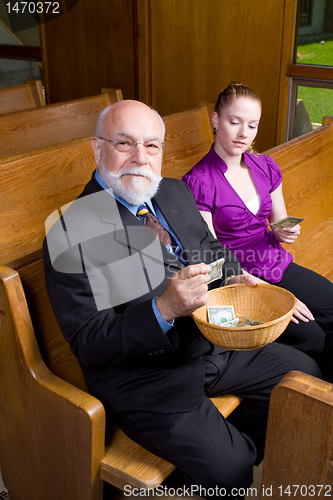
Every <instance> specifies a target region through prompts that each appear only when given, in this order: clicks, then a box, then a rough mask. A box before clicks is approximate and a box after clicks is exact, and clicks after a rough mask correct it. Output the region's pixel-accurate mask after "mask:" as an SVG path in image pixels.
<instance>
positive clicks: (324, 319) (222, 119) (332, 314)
mask: <svg viewBox="0 0 333 500" xmlns="http://www.w3.org/2000/svg"><path fill="white" fill-rule="evenodd" d="M260 117H261V101H260V99H259V97H258V96H257V95H256V94H255V93H254V92H253V91H252V90H251V89H250V88H249V87H246V86H245V85H242V84H237V83H231V84H230V85H228V87H227V88H226V89H224V90H223V91H222V92H221V93H220V94H219V96H218V98H217V102H216V105H215V112H214V113H213V115H212V121H213V126H214V129H215V134H216V139H215V143H214V144H213V146H212V148H211V149H210V151H209V152H208V154H207V155H206V156H205V157H204V158H202V160H200V161H199V163H197V165H195V166H194V167H193V168H192V169H191V170H190V171H189V172H188V173H187V174H185V176H184V177H183V181H184V182H186V184H188V186H189V187H190V189H191V190H192V192H193V195H194V197H195V199H196V202H197V205H198V208H199V210H200V212H201V214H202V216H203V217H204V219H205V220H206V222H207V224H208V226H209V228H210V230H211V231H212V233H213V234H214V235H215V236H216V237H217V238H218V239H219V240H221V242H222V243H223V244H224V245H225V246H227V247H229V249H230V250H231V251H232V252H233V253H234V254H236V255H237V257H238V259H239V261H240V262H241V264H242V267H243V269H244V270H245V271H246V272H248V273H250V274H253V275H255V276H257V277H258V278H260V279H262V280H265V281H267V282H269V283H272V284H274V285H277V286H281V287H283V288H286V289H287V290H290V291H291V292H292V293H293V294H294V295H295V296H296V297H297V299H298V306H297V309H296V311H295V313H294V317H293V318H292V322H291V323H290V324H289V326H288V327H287V329H286V330H285V332H284V333H283V334H282V336H281V337H280V338H279V341H280V342H283V343H286V344H289V345H292V346H294V347H296V348H298V349H300V350H302V351H304V352H306V353H307V354H309V355H311V356H312V357H314V358H316V360H317V361H318V362H319V365H320V366H321V368H322V370H323V374H324V377H325V378H326V379H327V380H329V381H333V362H332V361H333V356H332V354H333V284H332V283H331V282H330V281H328V280H327V279H325V278H324V277H322V276H320V275H319V274H317V273H315V272H313V271H311V270H309V269H306V268H304V267H301V266H299V265H297V264H295V263H294V262H293V258H292V256H291V254H290V253H289V252H287V251H286V250H285V249H284V248H283V247H282V245H281V244H280V243H281V242H284V243H293V242H294V241H295V240H296V239H297V237H298V236H299V234H300V226H299V225H296V226H294V227H290V228H289V227H288V228H277V229H274V228H272V229H270V228H269V227H268V223H267V220H268V221H269V222H270V223H272V222H276V221H278V220H280V219H282V218H284V217H286V216H287V210H286V206H285V202H284V199H283V194H282V175H281V171H280V168H279V167H278V165H277V163H276V162H275V161H274V160H273V159H272V158H270V157H269V156H266V155H259V154H255V153H251V152H250V151H251V148H252V144H253V142H254V139H255V137H256V135H257V132H258V126H259V121H260ZM295 215H297V214H295Z"/></svg>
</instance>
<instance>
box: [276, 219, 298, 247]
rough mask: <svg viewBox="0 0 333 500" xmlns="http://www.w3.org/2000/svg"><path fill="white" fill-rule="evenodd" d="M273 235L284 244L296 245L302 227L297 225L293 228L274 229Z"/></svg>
mask: <svg viewBox="0 0 333 500" xmlns="http://www.w3.org/2000/svg"><path fill="white" fill-rule="evenodd" d="M272 230H273V234H274V236H275V238H276V239H277V241H280V242H282V243H294V242H295V241H296V240H297V238H298V236H299V235H300V232H301V226H300V225H299V224H296V226H293V227H284V228H282V227H276V228H274V227H272Z"/></svg>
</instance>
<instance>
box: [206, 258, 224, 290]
mask: <svg viewBox="0 0 333 500" xmlns="http://www.w3.org/2000/svg"><path fill="white" fill-rule="evenodd" d="M224 260H225V259H224V258H223V257H221V259H217V260H214V262H211V263H210V264H209V265H210V267H211V268H212V271H211V272H210V273H208V275H209V281H208V283H207V285H209V283H212V281H215V280H218V279H220V278H222V275H223V271H222V267H223V264H224Z"/></svg>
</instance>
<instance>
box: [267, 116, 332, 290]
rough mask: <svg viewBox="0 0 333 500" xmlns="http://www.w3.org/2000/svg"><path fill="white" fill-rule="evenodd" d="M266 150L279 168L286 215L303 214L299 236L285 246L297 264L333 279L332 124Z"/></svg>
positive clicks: (300, 215)
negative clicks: (303, 218) (281, 176)
mask: <svg viewBox="0 0 333 500" xmlns="http://www.w3.org/2000/svg"><path fill="white" fill-rule="evenodd" d="M328 120H329V119H328V118H326V119H325V123H328ZM266 153H267V154H268V155H270V156H272V157H273V158H274V159H275V160H276V161H277V163H278V164H279V166H280V168H281V171H282V175H283V194H284V198H285V202H286V206H287V210H288V214H289V215H294V216H295V217H306V219H305V220H304V221H303V222H302V223H301V234H300V236H299V238H298V239H297V240H296V242H295V243H293V244H292V245H285V248H286V249H287V250H288V251H290V252H291V253H293V255H294V257H295V262H296V263H298V264H300V265H302V266H304V267H308V268H309V269H312V270H314V271H317V272H318V273H319V274H322V275H323V276H325V277H326V278H328V279H329V280H331V281H333V264H332V262H333V231H332V228H333V197H332V192H333V124H331V125H324V126H322V127H320V128H318V129H317V130H314V131H312V132H309V133H308V134H305V135H303V136H301V137H298V138H297V139H293V140H291V141H289V142H287V143H285V144H282V145H281V146H277V147H276V148H273V149H271V150H269V151H267V152H266Z"/></svg>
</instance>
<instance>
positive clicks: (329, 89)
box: [287, 0, 333, 140]
mask: <svg viewBox="0 0 333 500" xmlns="http://www.w3.org/2000/svg"><path fill="white" fill-rule="evenodd" d="M296 34H297V36H296V43H295V56H294V63H293V64H290V65H289V66H288V68H287V76H289V77H290V81H291V83H290V100H289V113H288V126H287V140H288V139H293V138H295V137H298V136H300V135H302V134H304V133H306V132H310V131H311V130H313V129H315V128H317V127H319V126H321V123H322V119H323V117H324V116H326V115H333V2H332V0H298V19H297V28H296Z"/></svg>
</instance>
